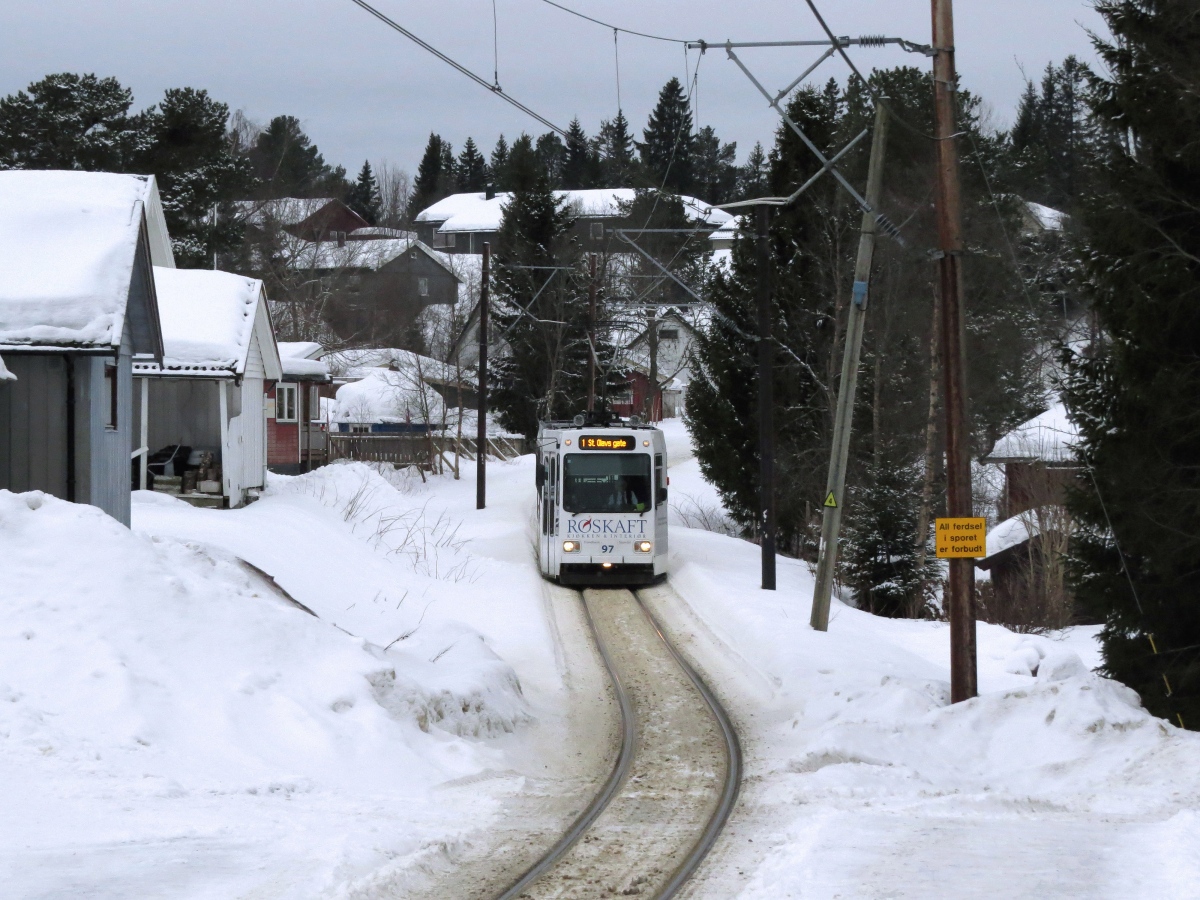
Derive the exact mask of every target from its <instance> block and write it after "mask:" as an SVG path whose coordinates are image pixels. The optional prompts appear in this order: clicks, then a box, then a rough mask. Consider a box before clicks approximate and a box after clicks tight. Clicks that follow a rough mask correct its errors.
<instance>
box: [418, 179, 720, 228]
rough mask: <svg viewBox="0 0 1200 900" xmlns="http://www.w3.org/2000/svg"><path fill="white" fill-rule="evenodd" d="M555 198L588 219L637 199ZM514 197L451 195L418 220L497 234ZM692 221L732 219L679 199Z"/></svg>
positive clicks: (604, 192) (616, 194)
mask: <svg viewBox="0 0 1200 900" xmlns="http://www.w3.org/2000/svg"><path fill="white" fill-rule="evenodd" d="M554 195H555V197H557V198H558V199H560V200H565V201H566V203H567V205H568V206H569V207H571V209H572V210H573V211H574V213H575V215H577V216H581V217H585V218H614V217H618V216H620V215H622V212H621V209H622V206H627V205H628V204H630V203H632V202H633V200H634V198H635V197H636V196H637V192H636V191H634V189H633V188H592V189H589V190H581V191H555V192H554ZM511 197H512V194H510V193H507V192H505V193H500V194H496V196H494V197H493V198H492V199H490V200H488V199H487V198H486V195H485V194H452V195H450V196H449V197H446V198H445V199H444V200H439V201H438V202H437V203H435V204H433V205H432V206H430V207H429V208H427V209H425V210H422V211H421V212H420V213H419V214H418V215H417V219H416V221H418V222H430V223H441V227H439V228H438V231H441V232H445V233H450V232H478V231H498V230H499V229H500V220H501V219H502V218H503V216H504V207H505V205H506V204H507V203H508V201H509V199H510V198H511ZM680 199H681V200H682V201H683V206H684V210H685V211H686V212H687V214H688V216H689V218H691V219H693V220H695V221H698V222H704V223H706V224H708V225H711V226H713V227H714V228H717V227H719V226H721V225H724V224H725V223H727V222H729V221H731V220H732V218H733V217H732V216H731V215H730V214H729V213H727V212H725V211H724V210H721V209H714V208H713V206H712V205H711V204H708V203H705V202H704V201H703V200H698V199H696V198H695V197H687V196H683V197H680Z"/></svg>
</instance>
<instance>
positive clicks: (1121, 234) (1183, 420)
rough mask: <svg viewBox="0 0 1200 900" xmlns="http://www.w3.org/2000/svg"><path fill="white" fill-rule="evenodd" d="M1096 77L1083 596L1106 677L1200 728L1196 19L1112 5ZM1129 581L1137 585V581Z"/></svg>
mask: <svg viewBox="0 0 1200 900" xmlns="http://www.w3.org/2000/svg"><path fill="white" fill-rule="evenodd" d="M1096 8H1097V10H1098V11H1099V12H1100V14H1101V16H1103V18H1104V20H1105V22H1106V24H1107V26H1108V28H1109V31H1110V32H1111V33H1112V35H1113V41H1112V42H1111V43H1105V42H1103V41H1100V42H1098V43H1097V48H1098V50H1099V53H1100V57H1101V59H1102V60H1103V62H1104V65H1105V68H1106V72H1105V73H1104V74H1103V75H1102V76H1099V77H1096V78H1095V79H1094V81H1093V89H1094V93H1093V96H1092V100H1091V106H1092V110H1093V112H1094V114H1095V117H1096V121H1097V124H1098V127H1099V128H1100V137H1101V144H1100V151H1101V154H1102V156H1101V166H1100V167H1099V168H1100V172H1101V175H1100V177H1101V178H1102V179H1103V181H1102V183H1101V190H1099V191H1097V193H1096V194H1095V196H1094V197H1093V198H1092V199H1090V200H1089V201H1088V202H1087V204H1086V206H1085V208H1084V211H1083V218H1084V224H1085V226H1086V227H1087V230H1088V233H1089V244H1090V253H1089V256H1088V269H1089V272H1088V274H1089V276H1090V279H1091V282H1092V285H1093V287H1092V294H1093V302H1094V305H1095V312H1096V315H1097V317H1098V320H1099V324H1100V326H1101V328H1102V330H1103V333H1104V334H1105V335H1106V339H1105V340H1104V341H1103V343H1102V344H1101V345H1100V346H1096V347H1093V348H1092V354H1091V355H1090V356H1089V355H1083V356H1072V357H1069V366H1068V379H1067V385H1066V388H1067V389H1066V392H1065V397H1066V402H1067V405H1068V408H1069V409H1070V410H1071V412H1072V417H1073V419H1074V420H1075V422H1076V424H1077V425H1078V426H1079V427H1080V431H1081V436H1082V439H1081V445H1080V446H1079V448H1078V457H1079V461H1080V464H1081V465H1082V466H1084V467H1086V471H1087V475H1086V477H1084V478H1082V479H1081V480H1080V483H1079V485H1078V489H1077V490H1076V491H1074V492H1073V494H1072V496H1071V499H1070V509H1071V512H1072V514H1073V516H1074V518H1075V520H1076V521H1077V522H1078V523H1079V524H1080V526H1081V528H1080V533H1078V534H1077V535H1075V536H1074V537H1073V539H1072V551H1071V552H1072V559H1071V561H1070V563H1071V565H1070V575H1071V580H1072V583H1073V588H1074V592H1075V596H1076V598H1077V600H1078V601H1079V602H1081V603H1082V604H1084V606H1085V608H1086V609H1089V610H1091V611H1092V612H1093V613H1094V614H1095V615H1097V616H1099V617H1101V618H1102V619H1103V621H1104V629H1103V631H1102V633H1101V642H1102V645H1103V653H1104V668H1105V670H1106V671H1107V673H1108V674H1110V675H1112V676H1113V677H1115V678H1118V679H1120V680H1121V681H1123V682H1125V683H1126V684H1128V685H1129V686H1131V687H1133V688H1134V689H1135V690H1137V691H1138V692H1139V693H1140V694H1141V697H1142V701H1143V703H1145V704H1146V706H1147V708H1149V709H1150V710H1151V711H1152V712H1154V713H1156V714H1158V715H1161V716H1164V717H1167V718H1170V719H1171V720H1172V721H1173V722H1176V723H1180V722H1182V724H1184V725H1185V726H1186V727H1188V728H1192V729H1196V728H1200V652H1198V651H1197V649H1196V648H1197V646H1200V600H1198V598H1200V503H1198V502H1197V497H1200V467H1198V466H1197V460H1200V406H1198V405H1197V403H1196V397H1197V395H1198V394H1200V145H1198V144H1197V142H1196V140H1195V132H1196V123H1197V122H1200V93H1197V91H1196V90H1195V86H1196V85H1197V84H1200V60H1198V58H1197V56H1196V54H1195V49H1194V48H1195V47H1196V46H1197V43H1198V42H1200V17H1198V16H1197V15H1196V12H1195V9H1194V7H1193V6H1192V5H1190V4H1184V3H1179V2H1172V0H1102V2H1100V3H1097V5H1096ZM1131 582H1132V584H1131Z"/></svg>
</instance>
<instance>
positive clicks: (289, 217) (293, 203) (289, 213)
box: [234, 197, 337, 225]
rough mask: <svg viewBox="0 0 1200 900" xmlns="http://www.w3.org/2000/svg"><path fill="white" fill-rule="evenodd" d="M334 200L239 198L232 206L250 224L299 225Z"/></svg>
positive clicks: (318, 198)
mask: <svg viewBox="0 0 1200 900" xmlns="http://www.w3.org/2000/svg"><path fill="white" fill-rule="evenodd" d="M336 202H337V201H336V200H334V199H333V198H332V197H280V198H279V199H278V200H239V201H238V202H236V203H235V204H234V206H235V208H237V210H238V212H239V213H240V214H241V215H242V217H243V218H244V220H245V221H247V222H249V223H250V224H252V225H262V224H264V223H266V222H276V223H278V224H280V225H299V224H300V223H301V222H304V221H305V220H307V219H309V218H311V217H312V216H314V215H316V214H317V213H319V212H320V211H321V210H323V209H324V208H325V207H326V206H328V205H329V204H331V203H336Z"/></svg>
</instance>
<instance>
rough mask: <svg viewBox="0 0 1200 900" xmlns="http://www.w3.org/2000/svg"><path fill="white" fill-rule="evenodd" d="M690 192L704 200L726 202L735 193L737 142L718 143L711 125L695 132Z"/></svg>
mask: <svg viewBox="0 0 1200 900" xmlns="http://www.w3.org/2000/svg"><path fill="white" fill-rule="evenodd" d="M695 146H696V149H695V174H694V179H695V181H694V184H693V186H692V192H693V193H694V194H695V196H696V197H698V198H699V199H701V200H704V201H707V202H708V203H714V204H719V203H727V202H729V201H730V200H732V199H733V197H734V194H735V193H736V192H737V183H738V167H737V143H736V142H735V143H732V144H722V143H721V139H720V138H719V137H717V133H716V131H714V130H713V127H712V126H711V125H705V126H704V127H703V128H701V129H700V130H699V131H698V132H697V133H696V145H695Z"/></svg>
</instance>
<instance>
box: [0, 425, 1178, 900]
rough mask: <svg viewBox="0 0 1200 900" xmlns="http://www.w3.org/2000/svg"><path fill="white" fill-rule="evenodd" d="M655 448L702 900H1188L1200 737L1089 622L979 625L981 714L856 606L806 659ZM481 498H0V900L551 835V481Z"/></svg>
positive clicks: (338, 869)
mask: <svg viewBox="0 0 1200 900" xmlns="http://www.w3.org/2000/svg"><path fill="white" fill-rule="evenodd" d="M666 431H667V437H668V449H669V453H670V456H671V461H672V465H671V498H672V504H673V506H675V507H676V509H675V511H674V512H673V514H672V522H673V526H674V527H673V531H672V535H671V548H672V549H671V577H670V582H669V584H668V585H667V586H664V587H661V588H657V589H655V590H654V591H653V592H651V597H652V604H653V606H654V607H655V608H656V609H657V611H658V612H659V614H660V616H661V617H662V619H663V620H664V621H665V623H666V625H667V627H668V628H669V630H670V631H672V632H673V633H674V634H675V635H676V636H677V637H678V638H679V643H680V644H681V645H682V647H683V649H684V651H685V652H686V653H688V654H690V655H691V656H692V657H693V658H694V659H695V660H696V661H697V663H698V664H699V666H700V668H701V669H702V670H703V671H705V672H706V673H707V675H708V677H709V678H710V681H711V683H713V685H714V686H715V687H716V689H717V690H718V692H719V693H720V694H721V696H722V697H723V699H724V700H725V702H726V704H727V706H728V707H729V709H730V711H731V713H732V714H733V715H734V717H735V719H736V721H737V723H738V725H739V728H740V730H741V734H742V739H743V743H744V745H745V750H746V754H747V779H746V782H745V785H744V788H743V793H742V800H741V805H740V807H739V810H738V811H737V812H736V813H735V815H734V818H733V820H732V821H731V824H730V827H729V830H728V833H727V835H726V837H725V838H724V839H723V841H722V842H721V843H720V844H719V845H718V848H717V849H716V851H715V853H714V855H713V857H712V858H711V860H710V861H709V863H708V864H706V868H705V869H704V870H703V876H704V877H703V880H702V881H700V882H698V883H697V884H696V886H695V889H694V891H693V896H697V897H707V898H714V900H718V898H719V900H725V898H730V897H741V898H745V900H762V898H783V897H804V898H825V897H829V898H833V897H844V898H858V897H862V898H882V897H895V898H900V897H911V898H929V897H953V898H959V897H995V898H1025V897H1028V898H1035V897H1036V898H1039V900H1041V898H1046V897H1080V898H1083V897H1087V898H1091V897H1114V898H1115V897H1123V898H1129V897H1133V898H1141V897H1145V898H1151V897H1154V898H1188V897H1200V814H1198V813H1197V809H1198V808H1200V736H1197V735H1194V734H1190V733H1185V732H1181V731H1179V730H1178V729H1175V728H1173V727H1172V726H1170V725H1169V724H1167V723H1164V722H1161V721H1159V720H1157V719H1154V718H1152V717H1150V716H1148V715H1147V714H1146V713H1145V712H1144V711H1143V710H1141V708H1140V707H1139V705H1138V703H1137V700H1136V697H1134V696H1133V695H1132V693H1131V692H1129V691H1127V690H1126V689H1124V688H1122V687H1121V686H1119V685H1116V684H1114V683H1112V682H1109V681H1106V680H1104V679H1101V678H1098V677H1096V676H1095V675H1093V674H1091V673H1090V671H1089V669H1090V668H1092V667H1094V666H1095V665H1097V664H1098V656H1097V649H1096V644H1095V634H1094V629H1074V630H1071V631H1069V632H1067V633H1065V634H1061V635H1054V636H1051V637H1039V638H1028V637H1022V636H1020V635H1015V634H1013V633H1011V632H1009V631H1006V630H1005V629H1002V628H998V627H994V626H987V625H981V626H980V629H979V648H980V676H981V677H980V682H981V691H982V696H981V697H980V698H978V699H977V700H974V701H971V702H969V703H965V704H959V705H957V706H953V707H952V706H949V705H948V703H947V693H948V686H947V664H948V653H949V650H948V640H947V636H946V627H945V626H944V625H942V624H939V623H933V622H913V621H894V620H885V619H877V618H874V617H872V616H870V615H868V614H866V613H863V612H859V611H857V610H854V609H851V608H849V607H847V606H845V605H842V604H840V603H836V602H835V607H834V613H833V617H832V624H831V628H830V631H829V633H828V634H816V633H814V632H812V631H811V630H810V629H809V628H808V624H807V623H808V607H809V601H810V598H811V591H812V579H811V575H810V573H809V572H808V569H807V567H806V566H804V565H803V564H799V563H795V562H792V561H788V560H781V561H780V567H779V576H780V577H779V590H778V591H776V592H773V593H769V592H763V591H761V590H759V589H758V585H757V579H758V548H757V547H755V546H753V545H750V544H748V543H746V542H744V541H740V540H738V539H736V538H734V537H730V536H728V535H726V534H722V533H720V531H719V529H721V528H722V520H721V511H720V504H719V501H718V499H717V498H716V496H715V493H714V492H713V490H712V488H711V487H710V486H708V485H707V484H705V483H704V481H703V479H702V477H701V476H700V474H699V468H698V465H697V463H696V461H695V460H694V459H693V458H692V457H691V451H690V446H689V443H688V440H687V436H686V434H685V433H684V431H683V429H682V427H681V425H680V423H678V422H669V423H668V424H667V428H666ZM472 475H473V471H472V470H471V469H467V470H464V478H463V480H461V481H454V480H453V479H452V478H450V477H448V476H447V477H442V478H437V479H430V481H429V482H428V483H424V482H422V480H421V479H420V478H417V477H405V476H397V475H391V476H390V481H389V480H385V479H384V478H383V477H381V476H380V475H379V474H377V473H375V472H374V471H372V470H370V469H368V468H367V467H366V466H363V465H359V464H354V465H341V466H332V467H327V468H326V469H323V470H320V471H318V472H315V473H311V474H309V475H305V476H299V477H296V478H276V479H272V482H271V487H270V488H269V490H268V491H267V493H266V495H265V496H264V497H263V499H261V500H260V501H258V502H257V503H254V504H252V505H251V506H250V507H248V508H246V509H243V510H236V511H213V510H197V509H193V508H191V507H189V506H186V505H184V504H182V503H181V502H180V501H177V500H174V499H172V498H169V497H165V496H162V495H155V494H142V495H138V496H137V497H136V498H135V502H134V529H133V532H132V533H131V532H129V531H126V530H125V529H123V528H122V527H121V526H119V525H117V524H116V523H115V522H113V521H112V520H110V519H107V518H106V517H105V516H104V515H103V514H101V513H99V512H98V511H96V510H93V509H90V508H88V507H79V506H73V505H71V504H67V503H64V502H61V501H58V500H55V499H53V498H48V497H44V496H42V495H38V494H28V495H13V494H10V493H7V492H0V559H3V567H4V576H5V577H4V578H3V580H0V610H3V613H4V615H3V619H2V621H0V698H2V699H3V701H4V702H3V703H0V777H2V778H3V782H4V784H5V803H4V804H3V806H2V807H0V809H2V810H3V812H2V813H0V837H2V838H3V846H2V848H0V884H3V888H0V895H2V896H5V897H9V896H12V897H74V896H87V897H104V898H109V897H111V898H118V897H121V898H124V897H130V896H139V897H141V896H145V897H172V898H174V897H183V898H208V897H212V898H229V897H250V896H254V897H284V898H307V897H326V896H328V897H371V896H409V895H410V889H411V891H417V890H418V889H419V886H420V882H421V879H422V878H423V877H424V876H425V875H427V874H429V873H431V872H443V873H444V871H445V869H446V867H447V866H448V865H452V864H453V862H454V859H455V858H456V857H455V853H454V852H452V851H453V848H455V847H461V846H466V845H469V846H471V847H473V848H474V851H475V853H476V854H477V855H478V853H479V852H480V851H481V850H483V849H486V842H487V840H488V835H489V834H492V833H499V832H500V831H502V830H504V829H507V832H508V838H509V839H511V838H512V832H513V829H514V825H516V826H517V827H525V826H526V824H528V827H529V828H530V829H531V830H532V829H534V828H544V827H545V825H546V823H547V821H548V819H546V818H544V817H543V818H542V819H540V820H538V821H534V820H533V818H530V819H529V820H528V822H526V820H523V819H520V818H517V819H515V820H514V818H513V815H514V813H513V811H514V810H520V809H521V808H522V807H521V805H520V802H519V801H520V799H521V797H522V796H523V795H526V794H528V793H530V792H531V791H533V790H535V788H534V787H531V785H533V784H534V781H535V780H536V779H534V778H533V777H532V776H531V774H530V773H532V772H534V771H535V770H536V771H537V772H541V771H542V770H545V772H547V773H550V775H549V776H547V777H557V776H558V775H563V776H564V777H565V776H566V775H569V774H571V773H570V772H569V771H568V770H569V769H570V766H571V765H572V763H571V762H570V758H571V757H572V754H573V753H574V752H576V751H577V750H579V749H580V748H579V747H578V746H576V745H572V743H571V741H572V740H573V739H574V740H577V737H578V735H577V733H576V732H572V731H571V730H570V728H568V727H567V724H566V723H567V718H568V716H569V714H570V712H571V710H570V709H569V707H570V705H571V701H572V698H573V697H575V696H577V695H573V694H572V693H571V692H570V690H569V685H568V682H569V681H570V680H571V678H570V677H569V670H570V667H571V664H572V663H571V657H572V655H573V654H574V655H578V654H579V653H580V650H579V640H576V641H575V643H574V644H572V642H571V640H564V639H563V636H564V633H565V632H564V626H563V620H562V619H561V615H562V611H563V609H564V608H565V607H564V606H563V605H562V604H564V603H566V602H567V601H565V600H564V597H563V595H562V594H561V592H557V593H556V592H555V591H554V590H552V589H550V588H548V587H547V586H546V585H545V584H544V583H543V582H542V581H541V580H540V579H539V578H538V576H537V574H536V569H535V566H534V562H533V549H532V546H533V545H532V540H531V537H530V534H531V532H530V522H531V514H532V503H531V495H532V487H533V474H532V466H531V463H530V460H529V458H525V459H522V460H518V461H516V462H514V463H511V464H506V465H493V466H491V467H490V469H489V508H488V509H487V510H485V511H483V512H478V511H476V510H475V509H474V498H475V485H474V481H473V479H472ZM689 522H690V523H692V524H701V523H702V524H703V525H705V526H706V527H705V528H687V527H684V526H685V524H686V523H689ZM711 528H716V529H718V530H717V531H713V530H707V529H711ZM243 561H244V562H243ZM247 563H248V564H250V565H249V566H248V565H246V564H247ZM252 567H253V568H252ZM261 573H266V574H265V575H264V574H261ZM269 578H274V580H275V582H276V584H277V585H278V586H279V587H278V588H276V587H275V586H274V585H272V583H271V581H270V580H269ZM280 588H281V589H282V590H280ZM289 597H290V598H291V599H289ZM293 600H294V601H295V603H293ZM297 603H298V604H300V606H303V607H307V609H308V610H310V611H311V612H312V613H314V614H315V615H310V614H309V612H307V611H305V610H304V609H301V608H299V607H298V606H297V605H295V604H297ZM556 617H559V618H556ZM578 636H579V635H578V633H577V634H576V635H575V637H576V638H578ZM1034 672H1036V674H1033V673H1034ZM575 712H576V713H578V710H575ZM572 735H575V737H574V738H573V737H572ZM601 743H602V742H601ZM592 750H593V751H595V752H598V753H599V752H602V751H603V748H602V747H600V748H595V747H593V748H592ZM530 808H532V807H530ZM452 895H453V892H451V893H449V894H445V896H452Z"/></svg>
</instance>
